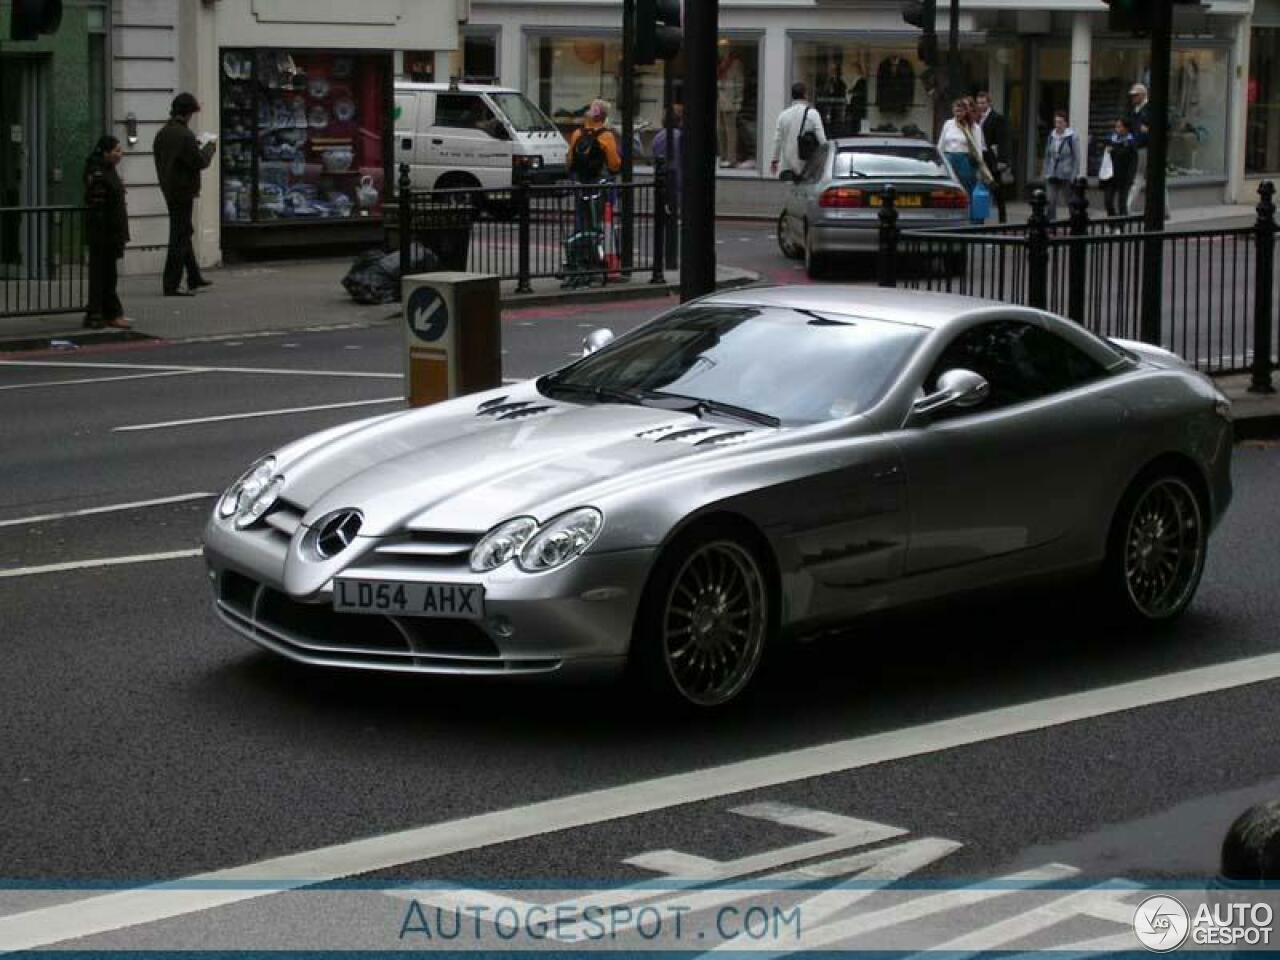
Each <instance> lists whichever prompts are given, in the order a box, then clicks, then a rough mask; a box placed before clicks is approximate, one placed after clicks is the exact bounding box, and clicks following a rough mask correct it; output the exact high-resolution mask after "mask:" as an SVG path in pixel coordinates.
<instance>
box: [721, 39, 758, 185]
mask: <svg viewBox="0 0 1280 960" xmlns="http://www.w3.org/2000/svg"><path fill="white" fill-rule="evenodd" d="M759 102H760V45H759V44H758V43H757V42H756V41H754V40H734V39H731V38H729V37H721V38H720V43H719V47H718V57H717V63H716V145H717V152H718V154H719V158H720V166H721V167H733V168H737V169H755V167H756V158H757V156H758V154H759V150H758V144H759V122H758V117H759V114H760V110H759Z"/></svg>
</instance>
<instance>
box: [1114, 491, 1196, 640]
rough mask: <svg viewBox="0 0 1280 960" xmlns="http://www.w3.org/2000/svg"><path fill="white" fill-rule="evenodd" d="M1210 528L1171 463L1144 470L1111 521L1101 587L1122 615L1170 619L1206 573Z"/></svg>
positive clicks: (1187, 601)
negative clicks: (1167, 465) (1102, 586)
mask: <svg viewBox="0 0 1280 960" xmlns="http://www.w3.org/2000/svg"><path fill="white" fill-rule="evenodd" d="M1207 542H1208V527H1207V524H1206V521H1205V510H1204V507H1203V505H1202V504H1201V501H1200V498H1199V496H1197V494H1196V491H1195V490H1194V489H1193V488H1192V486H1191V484H1190V483H1189V482H1188V480H1187V478H1186V477H1185V475H1184V474H1183V473H1181V472H1180V471H1178V470H1176V469H1174V468H1172V467H1157V468H1155V469H1152V470H1148V471H1145V472H1144V473H1143V474H1142V475H1141V476H1139V477H1138V479H1137V480H1135V481H1134V482H1133V484H1132V486H1130V487H1129V490H1128V491H1127V492H1126V493H1125V495H1124V498H1123V499H1122V500H1121V501H1120V506H1119V508H1118V509H1117V510H1116V516H1115V519H1114V520H1113V521H1112V526H1111V535H1110V539H1109V542H1108V546H1107V559H1106V563H1105V565H1104V568H1103V579H1104V587H1105V589H1106V592H1107V593H1108V594H1109V596H1110V599H1111V600H1112V601H1113V603H1115V604H1116V606H1117V608H1118V609H1119V611H1120V612H1121V613H1122V614H1124V615H1125V616H1126V617H1128V618H1130V619H1133V620H1136V621H1138V622H1140V623H1152V624H1154V623H1161V622H1166V621H1169V620H1172V619H1174V618H1175V617H1177V616H1178V615H1179V614H1181V613H1182V612H1183V611H1184V610H1186V608H1187V606H1188V605H1189V604H1190V603H1191V599H1192V597H1194V596H1195V592H1196V588H1197V587H1198V586H1199V585H1200V576H1201V574H1202V573H1203V572H1204V559H1205V551H1206V547H1207Z"/></svg>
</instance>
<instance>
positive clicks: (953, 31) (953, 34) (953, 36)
mask: <svg viewBox="0 0 1280 960" xmlns="http://www.w3.org/2000/svg"><path fill="white" fill-rule="evenodd" d="M947 47H948V50H947V98H948V99H950V100H954V99H956V98H957V97H962V96H964V93H963V92H962V91H961V89H960V0H951V14H950V22H949V23H948V24H947Z"/></svg>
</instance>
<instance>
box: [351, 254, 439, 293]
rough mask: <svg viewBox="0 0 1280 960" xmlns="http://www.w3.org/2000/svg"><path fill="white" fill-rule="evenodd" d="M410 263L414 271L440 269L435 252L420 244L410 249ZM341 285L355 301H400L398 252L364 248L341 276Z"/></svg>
mask: <svg viewBox="0 0 1280 960" xmlns="http://www.w3.org/2000/svg"><path fill="white" fill-rule="evenodd" d="M409 262H410V271H411V272H413V273H431V272H432V271H435V270H439V269H440V262H439V260H438V259H437V258H436V255H435V254H433V253H432V252H431V251H430V250H428V249H427V248H426V247H424V246H423V245H422V244H420V243H415V244H413V246H411V247H410V248H409ZM342 286H343V287H344V288H345V289H346V291H347V293H349V294H351V299H352V300H354V301H355V302H356V303H362V304H380V303H397V302H399V300H400V251H399V250H396V251H394V252H392V253H385V252H383V251H382V250H366V251H365V252H364V253H362V254H360V256H358V257H357V258H356V262H355V263H353V264H352V265H351V269H350V270H348V271H347V275H346V276H345V277H343V278H342Z"/></svg>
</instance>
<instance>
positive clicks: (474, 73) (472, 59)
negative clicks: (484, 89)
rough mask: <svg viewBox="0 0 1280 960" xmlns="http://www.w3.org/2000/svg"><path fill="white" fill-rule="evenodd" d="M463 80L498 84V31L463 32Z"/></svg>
mask: <svg viewBox="0 0 1280 960" xmlns="http://www.w3.org/2000/svg"><path fill="white" fill-rule="evenodd" d="M462 80H463V82H464V83H487V84H496V83H497V82H498V35H497V34H496V33H493V32H485V33H464V34H463V37H462Z"/></svg>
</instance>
